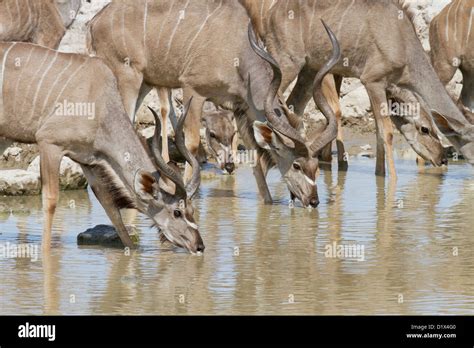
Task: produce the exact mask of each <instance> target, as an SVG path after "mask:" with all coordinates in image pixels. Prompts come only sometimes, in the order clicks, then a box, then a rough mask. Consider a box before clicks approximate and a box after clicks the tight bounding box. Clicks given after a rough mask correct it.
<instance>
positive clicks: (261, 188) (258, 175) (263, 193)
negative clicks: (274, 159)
mask: <svg viewBox="0 0 474 348" xmlns="http://www.w3.org/2000/svg"><path fill="white" fill-rule="evenodd" d="M265 174H266V173H264V171H263V168H262V163H261V159H260V155H258V158H257V163H256V165H255V167H253V175H254V176H255V180H256V181H257V188H258V192H259V193H260V197H262V198H263V202H264V203H265V204H273V198H272V194H271V193H270V190H269V189H268V184H267V179H266V175H265Z"/></svg>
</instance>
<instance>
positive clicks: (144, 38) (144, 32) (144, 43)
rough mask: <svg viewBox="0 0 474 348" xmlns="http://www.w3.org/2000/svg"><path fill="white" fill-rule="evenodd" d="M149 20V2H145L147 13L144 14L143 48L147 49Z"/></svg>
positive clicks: (146, 0)
mask: <svg viewBox="0 0 474 348" xmlns="http://www.w3.org/2000/svg"><path fill="white" fill-rule="evenodd" d="M147 19H148V0H145V13H144V14H143V47H144V48H145V47H146V22H147Z"/></svg>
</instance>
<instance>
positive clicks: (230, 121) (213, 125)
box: [202, 108, 236, 174]
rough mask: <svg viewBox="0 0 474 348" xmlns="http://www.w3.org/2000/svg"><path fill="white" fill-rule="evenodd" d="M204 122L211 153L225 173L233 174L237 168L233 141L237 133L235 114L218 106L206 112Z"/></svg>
mask: <svg viewBox="0 0 474 348" xmlns="http://www.w3.org/2000/svg"><path fill="white" fill-rule="evenodd" d="M202 122H203V125H204V127H205V128H206V142H207V145H208V149H209V154H210V155H211V156H212V157H213V158H214V159H215V160H216V161H217V163H219V166H220V168H221V170H222V171H223V172H224V173H227V174H232V173H233V172H234V170H235V164H234V161H233V156H232V155H233V153H232V150H233V149H232V143H233V141H234V137H235V134H236V129H235V126H234V114H233V113H232V112H231V111H228V110H224V109H220V108H218V109H217V110H216V111H210V112H204V113H203V117H202Z"/></svg>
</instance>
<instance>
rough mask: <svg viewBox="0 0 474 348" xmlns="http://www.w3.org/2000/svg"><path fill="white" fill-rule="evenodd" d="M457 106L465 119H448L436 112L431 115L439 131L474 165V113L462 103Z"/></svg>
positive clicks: (459, 102) (432, 111)
mask: <svg viewBox="0 0 474 348" xmlns="http://www.w3.org/2000/svg"><path fill="white" fill-rule="evenodd" d="M455 103H456V102H455ZM457 106H458V108H459V111H460V112H461V114H462V116H463V117H464V119H462V118H459V119H454V118H448V117H446V116H444V115H442V114H441V113H439V112H437V111H436V110H431V114H432V115H433V118H434V120H435V122H436V125H437V127H438V128H439V130H440V131H441V132H442V133H443V134H444V135H445V136H446V137H447V138H448V140H449V141H450V142H451V143H452V144H453V145H454V147H456V148H457V149H458V150H459V151H460V152H461V154H462V155H463V156H464V158H465V159H466V160H467V161H468V162H469V163H470V164H472V165H474V112H473V111H471V110H470V109H469V108H467V107H465V106H464V105H463V104H462V102H461V101H458V102H457ZM462 116H461V117H462Z"/></svg>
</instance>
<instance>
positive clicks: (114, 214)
mask: <svg viewBox="0 0 474 348" xmlns="http://www.w3.org/2000/svg"><path fill="white" fill-rule="evenodd" d="M81 168H82V171H83V172H84V175H85V177H86V179H87V182H88V183H89V185H90V187H91V189H92V191H93V192H94V195H95V196H96V197H97V200H98V201H99V202H100V204H101V205H102V207H104V210H105V213H106V214H107V216H108V217H109V219H110V221H111V222H112V224H113V225H114V227H115V230H116V231H117V234H118V235H119V237H120V240H121V241H122V243H123V245H124V246H125V247H128V248H131V249H132V248H135V244H134V243H133V242H132V240H131V239H130V236H129V234H128V231H127V228H126V227H125V224H124V222H123V219H122V215H121V213H120V209H119V208H117V206H116V205H115V202H114V199H113V196H112V195H111V194H110V192H109V191H108V190H107V187H106V185H103V184H102V183H101V182H100V181H98V177H99V176H98V175H95V174H94V171H93V169H92V168H91V167H89V166H85V165H81Z"/></svg>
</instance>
